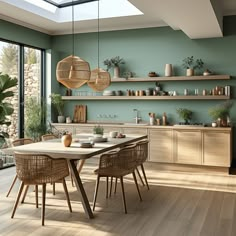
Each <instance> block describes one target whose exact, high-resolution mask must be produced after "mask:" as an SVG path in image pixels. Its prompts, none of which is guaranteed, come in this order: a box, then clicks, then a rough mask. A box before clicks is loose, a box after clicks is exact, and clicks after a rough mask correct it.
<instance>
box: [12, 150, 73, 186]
mask: <svg viewBox="0 0 236 236" xmlns="http://www.w3.org/2000/svg"><path fill="white" fill-rule="evenodd" d="M15 162H16V173H17V177H18V178H19V179H20V180H21V181H23V182H24V183H25V184H26V185H31V184H33V185H38V184H45V183H54V182H56V181H59V180H61V179H63V178H65V177H66V176H68V175H69V169H68V165H67V162H66V160H65V159H53V158H51V157H50V156H48V155H41V154H30V153H19V152H16V153H15Z"/></svg>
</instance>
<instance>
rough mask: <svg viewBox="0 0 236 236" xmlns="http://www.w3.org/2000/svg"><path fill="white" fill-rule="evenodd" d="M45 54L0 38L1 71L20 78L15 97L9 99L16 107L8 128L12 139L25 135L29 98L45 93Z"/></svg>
mask: <svg viewBox="0 0 236 236" xmlns="http://www.w3.org/2000/svg"><path fill="white" fill-rule="evenodd" d="M43 56H44V51H43V50H41V49H36V48H32V47H28V46H25V45H20V44H15V43H12V42H4V41H1V40H0V72H2V73H3V74H8V75H10V76H11V77H15V78H17V80H18V85H17V87H15V88H14V98H13V99H12V98H11V99H10V101H9V102H11V103H12V105H13V107H14V114H13V115H12V116H11V117H10V120H11V125H10V126H9V128H8V133H9V135H10V138H11V139H15V138H21V137H24V124H25V119H26V117H25V105H26V104H27V103H26V101H27V99H28V98H30V97H36V98H38V99H39V98H41V96H42V94H43V85H42V84H43V73H44V72H43V68H44V66H43V61H44V60H43Z"/></svg>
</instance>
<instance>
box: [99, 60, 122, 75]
mask: <svg viewBox="0 0 236 236" xmlns="http://www.w3.org/2000/svg"><path fill="white" fill-rule="evenodd" d="M103 63H104V65H105V66H107V71H108V70H110V69H111V68H114V78H116V79H117V78H119V75H120V65H122V64H125V61H124V59H123V58H120V57H119V56H116V57H112V58H111V59H106V60H105V61H104V62H103Z"/></svg>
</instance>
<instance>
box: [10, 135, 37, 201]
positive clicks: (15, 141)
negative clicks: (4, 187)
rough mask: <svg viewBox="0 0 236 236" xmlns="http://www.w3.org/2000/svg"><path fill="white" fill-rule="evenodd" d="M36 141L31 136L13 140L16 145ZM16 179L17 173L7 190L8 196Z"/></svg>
mask: <svg viewBox="0 0 236 236" xmlns="http://www.w3.org/2000/svg"><path fill="white" fill-rule="evenodd" d="M33 142H34V141H33V140H32V139H30V138H19V139H16V140H14V141H12V146H14V147H16V146H21V145H26V144H30V143H33ZM16 180H17V175H15V177H14V179H13V181H12V184H11V186H10V188H9V190H8V192H7V195H6V197H8V196H9V195H10V193H11V191H12V188H13V186H14V185H15V183H16Z"/></svg>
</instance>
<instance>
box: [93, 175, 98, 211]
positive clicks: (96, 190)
mask: <svg viewBox="0 0 236 236" xmlns="http://www.w3.org/2000/svg"><path fill="white" fill-rule="evenodd" d="M99 182H100V176H99V175H98V176H97V181H96V186H95V192H94V197H93V211H94V210H95V205H96V201H97V195H98V187H99Z"/></svg>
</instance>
